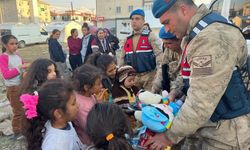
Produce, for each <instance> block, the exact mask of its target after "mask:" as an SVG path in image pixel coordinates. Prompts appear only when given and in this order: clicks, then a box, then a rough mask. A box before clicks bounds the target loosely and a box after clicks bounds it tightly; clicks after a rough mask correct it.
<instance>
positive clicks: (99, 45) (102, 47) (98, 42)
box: [91, 28, 115, 55]
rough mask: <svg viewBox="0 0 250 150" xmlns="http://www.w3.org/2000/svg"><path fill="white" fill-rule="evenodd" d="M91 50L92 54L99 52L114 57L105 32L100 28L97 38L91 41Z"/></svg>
mask: <svg viewBox="0 0 250 150" xmlns="http://www.w3.org/2000/svg"><path fill="white" fill-rule="evenodd" d="M91 48H92V50H93V52H101V53H103V54H110V55H115V53H114V51H113V50H112V48H111V45H110V43H109V41H108V40H107V38H106V36H105V31H104V29H102V28H100V29H98V31H97V38H96V39H95V40H93V41H92V43H91Z"/></svg>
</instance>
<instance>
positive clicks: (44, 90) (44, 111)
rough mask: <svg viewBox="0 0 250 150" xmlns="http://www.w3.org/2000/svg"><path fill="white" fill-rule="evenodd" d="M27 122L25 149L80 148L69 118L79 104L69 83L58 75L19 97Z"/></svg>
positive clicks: (81, 146)
mask: <svg viewBox="0 0 250 150" xmlns="http://www.w3.org/2000/svg"><path fill="white" fill-rule="evenodd" d="M20 99H21V101H22V103H23V105H24V108H25V109H26V112H25V115H26V118H27V119H28V123H29V126H28V128H27V132H26V139H27V143H28V145H27V149H28V150H39V149H42V150H56V149H58V150H59V149H60V150H69V149H72V150H80V149H83V148H84V146H83V145H82V143H81V141H80V140H79V138H78V136H77V134H76V132H75V129H74V127H73V126H72V123H71V121H72V120H74V119H75V118H76V115H77V112H78V105H77V103H76V98H75V95H74V92H73V88H72V87H71V85H70V84H68V83H66V82H65V81H63V80H61V79H56V80H50V81H47V82H46V83H44V84H43V85H42V86H41V88H40V89H39V90H38V92H34V94H33V95H30V94H23V95H22V96H21V97H20Z"/></svg>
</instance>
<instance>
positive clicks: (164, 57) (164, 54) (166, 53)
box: [152, 49, 169, 93]
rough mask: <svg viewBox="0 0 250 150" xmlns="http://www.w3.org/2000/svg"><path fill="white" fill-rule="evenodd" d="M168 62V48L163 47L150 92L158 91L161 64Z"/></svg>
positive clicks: (160, 79)
mask: <svg viewBox="0 0 250 150" xmlns="http://www.w3.org/2000/svg"><path fill="white" fill-rule="evenodd" d="M168 63H169V58H168V50H167V49H165V51H164V53H163V57H162V59H161V61H160V65H158V66H157V73H156V76H155V79H154V82H153V86H152V92H154V93H158V92H160V90H161V87H162V86H161V81H162V65H163V64H168Z"/></svg>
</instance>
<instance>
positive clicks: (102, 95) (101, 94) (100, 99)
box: [94, 89, 108, 103]
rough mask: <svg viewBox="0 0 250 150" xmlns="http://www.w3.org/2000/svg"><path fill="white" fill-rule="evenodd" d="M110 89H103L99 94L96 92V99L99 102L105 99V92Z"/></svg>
mask: <svg viewBox="0 0 250 150" xmlns="http://www.w3.org/2000/svg"><path fill="white" fill-rule="evenodd" d="M107 90H108V89H102V90H101V92H100V93H98V94H94V96H95V98H96V100H97V102H98V103H100V102H103V101H104V95H105V92H106V91H107Z"/></svg>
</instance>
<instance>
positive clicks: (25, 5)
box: [12, 0, 32, 23]
mask: <svg viewBox="0 0 250 150" xmlns="http://www.w3.org/2000/svg"><path fill="white" fill-rule="evenodd" d="M12 7H13V6H12ZM16 7H17V8H16V9H17V17H18V20H17V21H16V22H22V23H30V22H31V21H32V18H31V13H32V11H31V9H30V8H31V3H30V0H16Z"/></svg>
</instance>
